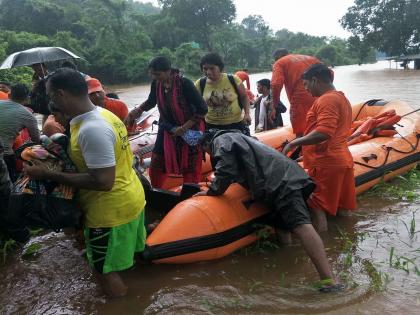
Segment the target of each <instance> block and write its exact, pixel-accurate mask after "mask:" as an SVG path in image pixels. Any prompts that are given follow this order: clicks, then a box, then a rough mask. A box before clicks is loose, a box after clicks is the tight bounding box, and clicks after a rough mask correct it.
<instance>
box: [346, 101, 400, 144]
mask: <svg viewBox="0 0 420 315" xmlns="http://www.w3.org/2000/svg"><path fill="white" fill-rule="evenodd" d="M400 120H401V116H399V115H397V114H396V112H395V110H393V109H391V110H388V111H386V112H383V113H381V114H378V115H376V116H374V117H367V118H366V119H364V120H356V121H354V122H353V123H352V126H351V131H350V134H351V135H350V136H349V137H348V138H347V144H348V145H353V144H356V143H360V142H363V141H366V140H369V139H372V138H374V137H393V136H394V135H396V134H397V133H398V132H397V131H396V130H395V126H394V125H395V124H397V123H398V122H399V121H400Z"/></svg>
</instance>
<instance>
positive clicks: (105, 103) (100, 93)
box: [86, 77, 128, 121]
mask: <svg viewBox="0 0 420 315" xmlns="http://www.w3.org/2000/svg"><path fill="white" fill-rule="evenodd" d="M86 82H87V85H88V93H89V98H90V100H91V101H92V103H93V104H95V105H96V106H100V107H103V108H105V109H107V110H109V111H110V112H112V113H114V115H116V116H117V117H118V118H119V119H121V120H122V121H124V119H126V118H127V116H128V107H127V105H126V104H125V103H124V102H123V101H121V100H117V99H114V98H110V97H108V96H106V94H105V91H104V88H103V87H102V84H101V82H100V81H99V80H98V79H95V78H91V77H89V78H87V79H86Z"/></svg>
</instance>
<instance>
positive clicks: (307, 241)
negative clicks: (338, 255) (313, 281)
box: [292, 224, 335, 284]
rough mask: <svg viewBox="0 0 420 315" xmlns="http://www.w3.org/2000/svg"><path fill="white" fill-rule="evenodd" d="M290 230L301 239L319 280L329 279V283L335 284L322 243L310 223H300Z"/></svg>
mask: <svg viewBox="0 0 420 315" xmlns="http://www.w3.org/2000/svg"><path fill="white" fill-rule="evenodd" d="M292 232H293V233H294V234H296V236H297V237H298V238H299V239H300V240H301V242H302V245H303V247H304V248H305V251H306V253H307V254H308V256H309V258H311V261H312V263H313V264H314V265H315V268H316V270H317V271H318V274H319V277H320V278H321V280H324V279H331V284H335V280H334V276H333V273H332V270H331V266H330V264H329V262H328V259H327V254H326V252H325V247H324V243H323V242H322V240H321V237H320V236H319V235H318V233H317V232H316V231H315V229H314V227H313V226H312V225H311V224H302V225H299V226H298V227H296V228H295V229H294V230H293V231H292Z"/></svg>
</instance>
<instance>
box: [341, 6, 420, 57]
mask: <svg viewBox="0 0 420 315" xmlns="http://www.w3.org/2000/svg"><path fill="white" fill-rule="evenodd" d="M341 24H342V25H343V27H344V28H346V29H347V30H349V31H351V32H352V33H353V37H352V38H350V42H351V43H352V44H355V45H359V44H360V43H362V45H363V46H364V47H366V44H365V43H369V45H367V46H372V47H374V48H376V49H378V50H380V51H383V52H385V53H387V54H388V55H391V56H396V55H397V56H399V55H407V54H412V53H419V50H420V0H404V1H402V0H376V1H372V0H355V3H354V5H353V6H352V7H350V8H349V10H348V12H347V13H346V14H345V15H344V17H343V18H342V19H341ZM361 53H362V54H363V52H361Z"/></svg>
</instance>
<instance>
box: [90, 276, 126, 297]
mask: <svg viewBox="0 0 420 315" xmlns="http://www.w3.org/2000/svg"><path fill="white" fill-rule="evenodd" d="M97 276H98V279H99V281H100V283H101V286H102V289H103V290H104V292H105V294H106V295H108V296H109V297H113V298H116V297H122V296H125V295H127V291H128V288H127V286H126V285H125V284H124V281H123V280H122V279H121V276H120V275H119V274H118V272H115V271H113V272H109V273H105V274H98V273H97Z"/></svg>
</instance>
